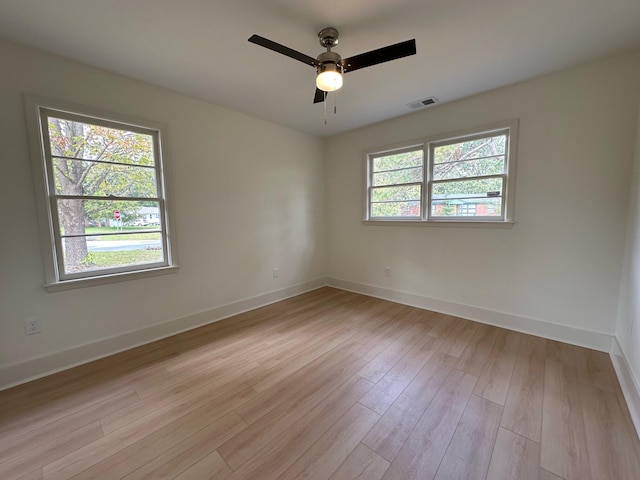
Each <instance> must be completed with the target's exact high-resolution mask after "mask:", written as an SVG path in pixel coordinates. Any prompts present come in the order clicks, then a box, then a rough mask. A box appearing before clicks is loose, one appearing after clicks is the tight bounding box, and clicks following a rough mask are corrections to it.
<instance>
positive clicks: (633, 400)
mask: <svg viewBox="0 0 640 480" xmlns="http://www.w3.org/2000/svg"><path fill="white" fill-rule="evenodd" d="M636 131H637V136H636V139H637V140H636V150H635V160H634V165H633V170H632V174H631V179H632V180H631V184H632V187H631V196H630V199H629V217H628V223H627V241H626V246H625V250H624V265H623V270H622V282H621V285H620V306H619V310H618V324H617V328H616V339H617V342H618V345H619V346H620V348H621V350H622V351H621V352H617V349H614V354H616V353H620V354H619V355H618V359H617V360H618V363H617V364H616V368H617V370H618V376H619V377H620V379H621V383H622V385H623V388H624V389H625V394H626V397H627V403H628V404H629V407H630V410H631V412H632V415H633V416H634V419H635V421H636V425H637V426H638V431H640V114H639V115H638V123H637V130H636ZM614 359H615V356H614ZM627 376H628V377H630V378H626V377H627ZM625 382H627V384H626V385H625Z"/></svg>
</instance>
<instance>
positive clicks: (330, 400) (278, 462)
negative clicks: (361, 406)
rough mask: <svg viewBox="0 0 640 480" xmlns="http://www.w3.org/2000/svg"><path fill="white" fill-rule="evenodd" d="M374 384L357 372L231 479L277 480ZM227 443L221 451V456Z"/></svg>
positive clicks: (250, 460) (256, 454)
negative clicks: (359, 375)
mask: <svg viewBox="0 0 640 480" xmlns="http://www.w3.org/2000/svg"><path fill="white" fill-rule="evenodd" d="M371 387H372V384H371V382H369V381H367V380H365V379H364V378H360V377H358V376H357V375H354V376H353V377H352V378H350V379H349V380H348V381H347V382H345V383H344V384H343V385H341V386H340V387H339V388H338V389H337V390H335V391H334V392H332V393H331V395H329V396H328V397H327V398H326V399H324V400H323V401H322V402H321V403H320V404H318V405H316V406H315V407H314V408H313V409H312V410H310V411H309V413H308V415H305V416H304V417H303V418H301V419H300V421H299V422H297V423H296V424H295V425H293V426H292V427H291V428H289V429H288V430H286V431H285V432H283V433H282V434H280V435H279V437H278V440H277V441H272V442H268V443H266V444H265V445H263V446H262V448H261V449H259V450H256V451H255V454H254V455H252V456H251V457H250V458H249V460H248V461H246V462H245V463H244V464H243V465H242V466H241V467H239V468H238V469H236V470H235V471H234V472H233V473H232V474H231V476H230V477H229V479H230V480H239V479H243V480H255V479H257V478H259V479H260V480H275V479H277V478H278V477H279V476H280V475H281V474H282V473H283V472H284V471H285V470H286V469H287V468H289V466H290V465H292V464H293V463H294V462H295V461H296V460H297V459H298V457H299V456H300V455H302V454H303V453H304V452H305V451H306V450H307V449H308V448H309V447H310V446H311V445H313V443H314V442H315V441H316V440H317V439H318V438H320V437H321V436H322V435H323V434H324V433H325V432H326V431H327V430H328V429H329V428H331V426H332V425H333V424H334V423H335V422H337V421H338V419H340V418H341V417H342V416H343V415H344V414H345V413H346V412H347V411H348V410H349V409H350V408H351V407H353V405H355V404H356V402H357V401H358V399H359V398H360V397H362V395H364V394H365V393H366V392H367V391H368V390H369V389H370V388H371ZM223 449H224V445H223V446H222V447H221V448H220V449H219V450H218V451H219V452H220V453H221V455H222V457H223V458H225V456H224V453H223Z"/></svg>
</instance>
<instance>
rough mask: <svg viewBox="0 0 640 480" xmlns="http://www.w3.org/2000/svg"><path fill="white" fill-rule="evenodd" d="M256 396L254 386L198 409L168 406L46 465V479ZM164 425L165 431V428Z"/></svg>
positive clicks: (78, 469)
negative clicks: (159, 432) (158, 413)
mask: <svg viewBox="0 0 640 480" xmlns="http://www.w3.org/2000/svg"><path fill="white" fill-rule="evenodd" d="M252 395H255V391H254V390H253V389H251V388H249V387H243V388H240V389H238V390H237V391H234V393H233V394H229V395H227V396H225V397H223V398H218V399H214V400H210V401H209V402H207V403H205V404H204V405H201V406H199V407H198V408H194V407H193V405H188V406H180V405H178V406H173V408H168V409H167V410H166V411H165V412H164V413H163V414H162V415H147V416H145V417H143V418H141V419H139V420H137V421H135V422H133V423H131V424H130V425H128V426H127V427H124V428H121V429H119V430H116V431H115V432H113V433H111V434H109V435H105V436H104V437H102V438H100V439H99V440H96V441H94V442H88V443H87V444H85V445H84V446H82V447H81V448H78V449H77V450H74V451H73V452H72V453H70V454H69V455H66V456H64V457H62V458H59V459H58V460H56V461H54V462H52V463H49V464H47V465H45V467H44V470H43V471H44V477H45V479H57V480H62V479H67V478H71V477H73V476H74V475H77V474H79V473H81V472H84V471H85V470H87V469H90V468H93V467H94V466H96V465H97V464H100V463H101V462H103V461H104V460H107V459H109V457H111V456H112V455H119V453H118V452H121V451H123V450H125V449H126V448H128V447H130V446H132V445H134V444H135V443H136V442H138V441H141V440H142V441H144V439H146V438H148V437H149V438H151V436H153V435H154V434H155V433H156V432H158V431H164V432H175V429H179V428H180V425H181V424H182V423H183V422H193V423H195V424H198V423H199V424H202V423H203V419H206V421H207V422H210V421H213V420H215V419H217V418H220V417H222V416H224V415H226V414H227V413H229V412H231V411H232V410H233V408H234V406H235V405H237V404H240V403H242V402H243V401H246V399H248V398H250V397H251V396H252ZM163 428H164V429H165V430H162V429H163ZM186 433H188V432H184V434H186ZM153 438H155V437H153ZM132 448H133V447H132ZM109 465H111V463H110V462H108V461H107V462H106V464H101V465H100V467H99V468H100V471H101V472H102V471H103V470H102V469H103V468H107V467H109Z"/></svg>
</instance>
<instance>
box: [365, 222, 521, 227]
mask: <svg viewBox="0 0 640 480" xmlns="http://www.w3.org/2000/svg"><path fill="white" fill-rule="evenodd" d="M362 223H363V224H365V225H377V226H380V225H385V226H387V225H398V226H401V227H455V228H512V227H513V225H514V224H515V222H513V221H507V222H503V221H499V222H492V221H484V220H479V221H472V222H469V221H466V222H463V221H457V220H455V221H452V220H430V221H428V222H425V221H422V220H363V221H362Z"/></svg>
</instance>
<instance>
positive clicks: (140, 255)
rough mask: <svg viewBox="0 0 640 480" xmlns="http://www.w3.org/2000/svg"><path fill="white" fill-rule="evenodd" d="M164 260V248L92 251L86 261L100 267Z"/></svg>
mask: <svg viewBox="0 0 640 480" xmlns="http://www.w3.org/2000/svg"><path fill="white" fill-rule="evenodd" d="M161 261H162V250H123V251H113V252H91V253H89V254H88V255H87V259H86V260H85V262H86V263H87V264H90V265H93V266H95V267H98V268H108V267H121V266H123V265H137V264H141V263H153V262H161Z"/></svg>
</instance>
